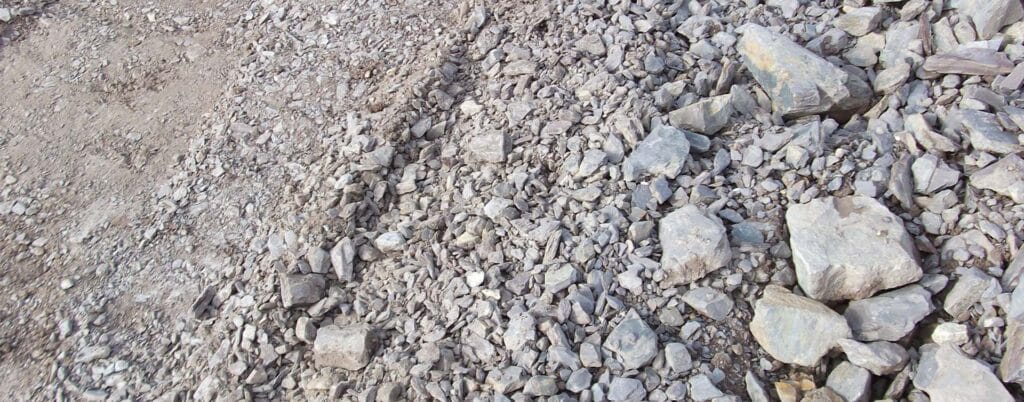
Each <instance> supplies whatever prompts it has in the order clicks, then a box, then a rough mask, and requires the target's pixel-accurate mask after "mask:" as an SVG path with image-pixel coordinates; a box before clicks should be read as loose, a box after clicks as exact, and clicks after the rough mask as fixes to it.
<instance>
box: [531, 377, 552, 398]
mask: <svg viewBox="0 0 1024 402" xmlns="http://www.w3.org/2000/svg"><path fill="white" fill-rule="evenodd" d="M523 393H524V394H526V395H530V396H551V395H554V394H557V393H558V381H557V380H556V379H555V377H552V376H549V375H536V376H533V377H530V379H529V380H526V385H523Z"/></svg>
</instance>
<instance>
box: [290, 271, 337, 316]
mask: <svg viewBox="0 0 1024 402" xmlns="http://www.w3.org/2000/svg"><path fill="white" fill-rule="evenodd" d="M326 286H327V283H326V281H324V277H323V276H322V275H318V274H281V304H282V305H284V307H285V308H292V307H296V306H308V305H310V304H313V303H316V302H318V301H320V299H322V298H323V297H324V289H325V288H326Z"/></svg>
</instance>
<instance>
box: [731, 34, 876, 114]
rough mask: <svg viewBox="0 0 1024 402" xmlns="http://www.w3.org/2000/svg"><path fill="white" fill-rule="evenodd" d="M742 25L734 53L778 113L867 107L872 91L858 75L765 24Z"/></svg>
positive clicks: (843, 111) (840, 111)
mask: <svg viewBox="0 0 1024 402" xmlns="http://www.w3.org/2000/svg"><path fill="white" fill-rule="evenodd" d="M742 28H743V37H742V38H741V39H740V41H739V44H738V46H737V51H738V52H739V53H740V55H741V56H743V64H744V65H745V66H746V67H747V69H748V70H750V72H751V74H752V75H753V76H754V79H755V80H757V82H758V83H759V84H761V86H762V87H763V88H764V89H765V91H767V92H768V95H769V97H771V100H772V108H773V109H774V110H775V111H776V112H778V113H779V114H781V115H783V116H784V117H799V116H806V115H813V114H819V113H833V114H837V115H847V114H850V113H852V112H855V111H857V110H860V109H862V108H865V107H866V106H868V103H869V102H870V100H871V96H872V91H871V88H870V87H869V86H868V84H867V83H865V82H864V81H863V80H861V79H860V78H858V77H856V76H853V75H850V74H848V73H847V72H846V71H843V70H842V69H840V68H839V67H836V66H835V65H834V64H832V63H829V62H828V61H827V60H825V59H822V58H821V57H819V56H818V55H816V54H814V53H813V52H811V51H809V50H807V49H805V48H803V47H802V46H800V45H798V44H796V43H794V42H793V41H791V40H789V39H788V38H786V37H784V36H782V35H779V34H776V33H774V32H771V31H769V30H768V29H766V28H764V27H761V26H758V25H753V24H747V25H745V26H743V27H742Z"/></svg>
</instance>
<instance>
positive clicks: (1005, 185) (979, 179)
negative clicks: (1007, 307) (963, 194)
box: [970, 154, 1024, 266]
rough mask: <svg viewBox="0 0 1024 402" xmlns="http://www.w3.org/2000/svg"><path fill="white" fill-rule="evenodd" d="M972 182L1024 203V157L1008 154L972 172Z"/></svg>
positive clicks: (973, 184)
mask: <svg viewBox="0 0 1024 402" xmlns="http://www.w3.org/2000/svg"><path fill="white" fill-rule="evenodd" d="M970 183H971V186H974V187H977V188H980V189H985V190H992V191H995V192H996V194H999V195H1003V196H1007V197H1010V199H1012V200H1013V202H1016V203H1024V159H1021V158H1020V157H1019V156H1017V155H1016V154H1009V155H1006V156H1004V157H1003V158H1002V159H1000V160H999V161H997V162H996V163H993V164H991V165H988V166H987V167H985V168H984V169H981V170H979V171H977V172H974V173H973V174H971V178H970ZM1018 258H1020V257H1018ZM1021 261H1024V259H1022V260H1021ZM1022 266H1024V264H1022Z"/></svg>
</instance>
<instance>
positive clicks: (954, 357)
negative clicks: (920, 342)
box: [914, 344, 1013, 402]
mask: <svg viewBox="0 0 1024 402" xmlns="http://www.w3.org/2000/svg"><path fill="white" fill-rule="evenodd" d="M920 353H921V360H920V362H919V363H918V365H917V371H916V372H915V374H914V386H915V387H917V388H918V389H921V390H923V391H924V392H926V393H927V394H928V397H929V398H931V401H932V402H970V401H979V400H984V401H986V402H1010V401H1012V400H1013V397H1012V396H1010V393H1009V392H1008V391H1007V390H1006V387H1004V386H1003V384H1002V383H1001V382H1000V381H999V378H997V377H996V376H995V374H993V373H992V370H991V369H990V368H988V367H986V366H985V365H984V364H982V363H980V362H978V361H976V360H974V359H971V358H969V357H967V356H964V355H963V354H962V353H961V352H960V351H959V350H958V348H957V347H956V346H953V345H950V344H943V345H936V344H927V345H924V346H921V348H920Z"/></svg>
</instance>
